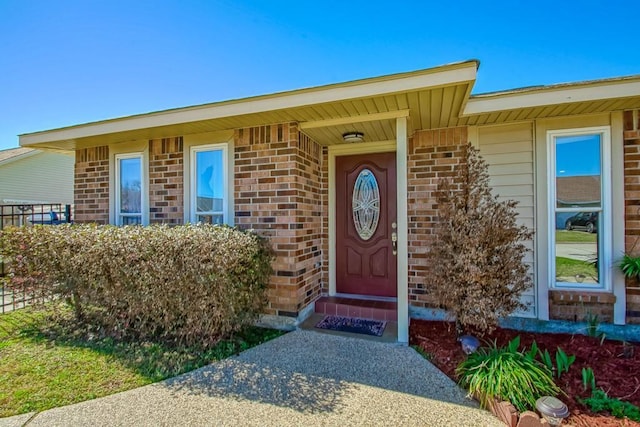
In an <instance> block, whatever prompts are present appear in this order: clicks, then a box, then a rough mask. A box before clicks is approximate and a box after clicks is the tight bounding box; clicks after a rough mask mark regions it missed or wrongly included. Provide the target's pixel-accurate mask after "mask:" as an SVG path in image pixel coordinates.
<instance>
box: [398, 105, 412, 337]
mask: <svg viewBox="0 0 640 427" xmlns="http://www.w3.org/2000/svg"><path fill="white" fill-rule="evenodd" d="M407 145H408V140H407V118H406V117H399V118H397V119H396V173H397V189H396V197H397V205H398V207H397V209H398V218H397V221H396V222H397V224H398V231H397V233H398V259H397V262H398V342H399V343H403V344H407V343H409V283H408V282H409V246H408V235H409V233H408V221H407V220H408V215H407Z"/></svg>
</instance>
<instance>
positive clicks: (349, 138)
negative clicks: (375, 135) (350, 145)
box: [342, 132, 364, 142]
mask: <svg viewBox="0 0 640 427" xmlns="http://www.w3.org/2000/svg"><path fill="white" fill-rule="evenodd" d="M342 139H343V140H344V142H362V140H363V139H364V133H362V132H347V133H343V134H342Z"/></svg>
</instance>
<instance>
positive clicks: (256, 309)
mask: <svg viewBox="0 0 640 427" xmlns="http://www.w3.org/2000/svg"><path fill="white" fill-rule="evenodd" d="M0 243H1V246H0V255H1V256H2V257H3V258H4V259H5V260H6V261H8V262H7V267H8V272H9V286H10V287H13V288H17V290H21V291H22V290H25V291H29V292H37V293H40V294H41V295H42V296H44V297H45V298H65V299H67V300H68V301H70V302H71V303H72V304H73V305H74V308H75V313H76V317H78V320H82V321H88V322H90V323H92V324H95V325H96V326H97V327H98V328H99V329H100V332H101V333H103V334H105V335H109V336H114V337H116V338H133V339H162V340H163V341H168V342H175V343H176V344H181V345H199V346H202V347H205V348H206V347H210V346H211V345H213V344H215V343H216V342H217V341H218V340H219V339H220V338H221V337H223V336H227V335H229V334H231V333H233V332H235V331H238V330H239V329H241V328H242V327H243V326H245V325H247V324H250V323H252V322H254V321H255V319H256V318H257V316H258V315H259V314H260V313H262V312H263V309H264V307H265V305H266V301H267V297H266V289H267V285H268V283H269V277H270V275H271V274H272V268H271V261H272V259H273V253H272V251H271V249H270V247H269V245H268V243H267V242H266V240H264V239H263V238H261V237H259V236H257V235H255V234H253V233H251V232H242V231H238V230H236V229H233V228H230V227H225V226H211V225H184V226H178V227H167V226H150V227H140V226H127V227H115V226H97V225H69V224H67V225H60V226H55V227H54V226H35V227H21V228H13V227H12V228H8V229H5V230H3V231H2V232H1V233H0Z"/></svg>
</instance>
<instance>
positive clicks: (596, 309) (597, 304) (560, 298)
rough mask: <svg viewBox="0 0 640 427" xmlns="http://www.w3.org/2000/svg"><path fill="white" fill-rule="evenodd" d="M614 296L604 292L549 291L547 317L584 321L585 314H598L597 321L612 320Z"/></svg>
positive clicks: (608, 321)
mask: <svg viewBox="0 0 640 427" xmlns="http://www.w3.org/2000/svg"><path fill="white" fill-rule="evenodd" d="M615 302H616V297H615V296H614V295H613V294H611V293H606V292H586V291H567V290H552V291H549V318H550V319H554V320H570V321H574V322H575V321H578V322H582V321H584V320H585V319H586V318H587V316H589V315H592V316H596V315H597V316H598V321H600V322H606V323H612V322H613V304H615Z"/></svg>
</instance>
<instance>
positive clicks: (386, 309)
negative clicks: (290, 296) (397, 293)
mask: <svg viewBox="0 0 640 427" xmlns="http://www.w3.org/2000/svg"><path fill="white" fill-rule="evenodd" d="M315 312H316V313H319V314H330V315H334V316H346V317H357V318H359V319H371V320H387V321H391V322H396V321H397V320H398V304H397V303H396V302H395V301H380V300H371V299H357V298H345V297H320V298H319V299H318V300H316V303H315Z"/></svg>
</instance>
